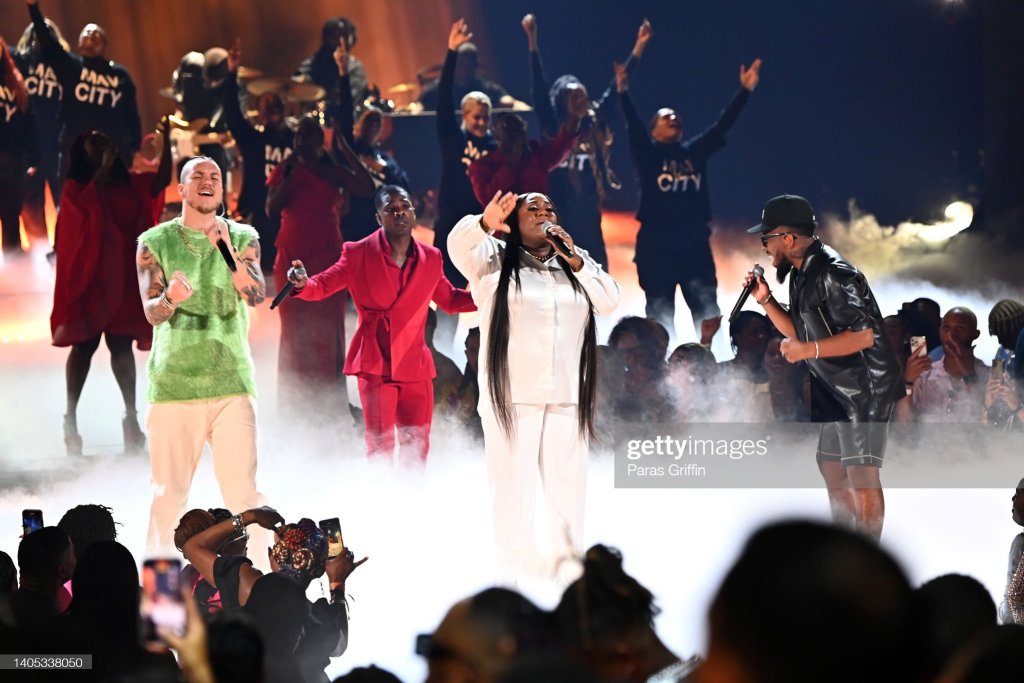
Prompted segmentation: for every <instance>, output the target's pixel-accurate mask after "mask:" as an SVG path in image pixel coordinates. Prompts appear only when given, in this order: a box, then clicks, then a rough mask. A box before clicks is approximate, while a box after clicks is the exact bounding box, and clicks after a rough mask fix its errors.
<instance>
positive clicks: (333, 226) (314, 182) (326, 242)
mask: <svg viewBox="0 0 1024 683" xmlns="http://www.w3.org/2000/svg"><path fill="white" fill-rule="evenodd" d="M333 137H334V141H335V144H336V145H337V146H338V149H339V150H340V151H341V153H342V154H343V155H344V157H345V159H346V161H347V164H348V168H346V167H344V166H341V165H339V164H337V163H336V162H335V161H334V159H333V158H332V156H331V155H330V154H328V153H327V151H326V150H325V149H324V131H323V128H321V127H320V124H319V123H317V121H316V120H315V119H312V118H304V119H302V120H301V121H300V122H299V127H298V130H297V131H296V132H295V142H294V145H295V151H294V152H293V153H292V155H291V156H289V157H288V158H287V159H286V160H285V161H284V162H283V163H281V164H278V165H277V167H276V168H275V169H274V172H273V173H272V174H271V175H270V178H268V179H267V186H268V187H269V188H270V191H269V193H268V195H267V214H268V215H269V216H271V217H274V218H276V217H278V216H280V217H281V230H280V232H279V233H278V235H277V241H276V242H275V244H276V246H277V259H276V260H275V262H274V281H275V282H277V283H278V285H279V286H283V285H284V283H286V282H287V281H288V268H289V267H291V262H292V260H294V259H299V258H301V259H302V260H303V263H305V264H306V270H307V272H308V273H309V275H310V276H312V275H315V274H316V273H319V272H320V271H323V270H326V269H327V268H328V267H330V266H332V265H334V263H335V262H336V261H337V260H338V258H339V257H340V256H341V243H342V237H341V229H340V228H339V227H338V226H339V219H340V217H341V213H342V210H343V208H346V201H347V197H348V196H350V195H351V196H372V195H373V191H374V185H373V179H372V178H371V177H370V175H369V174H368V173H367V172H366V169H365V168H364V167H363V165H362V164H361V163H359V159H358V158H357V157H356V155H355V153H354V152H352V150H351V149H350V148H349V147H348V145H347V144H346V143H345V137H344V136H343V135H337V134H336V135H334V136H333ZM350 169H354V170H350ZM345 296H346V295H345V292H343V291H342V292H339V293H337V294H335V295H333V296H331V297H328V298H327V299H324V300H323V301H301V300H299V299H294V298H293V299H289V300H288V301H287V302H286V303H285V305H284V306H282V307H281V308H280V309H278V310H279V311H280V312H281V345H280V348H279V351H278V359H277V368H278V404H279V405H280V406H281V407H282V408H284V409H287V410H289V411H294V412H295V413H298V414H305V413H306V412H307V409H309V408H312V407H314V406H317V407H319V408H320V410H321V411H326V412H328V413H330V414H335V413H334V411H335V410H340V409H344V407H345V401H343V400H342V397H343V396H344V395H345V394H344V386H345V385H344V382H343V380H342V374H341V371H342V368H343V367H344V365H345Z"/></svg>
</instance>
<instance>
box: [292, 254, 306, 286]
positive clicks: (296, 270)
mask: <svg viewBox="0 0 1024 683" xmlns="http://www.w3.org/2000/svg"><path fill="white" fill-rule="evenodd" d="M288 282H290V283H292V284H293V285H295V289H302V288H303V287H305V286H306V283H307V282H309V275H308V274H307V273H306V267H305V266H304V265H302V261H299V260H298V259H296V260H295V261H292V267H291V268H289V269H288Z"/></svg>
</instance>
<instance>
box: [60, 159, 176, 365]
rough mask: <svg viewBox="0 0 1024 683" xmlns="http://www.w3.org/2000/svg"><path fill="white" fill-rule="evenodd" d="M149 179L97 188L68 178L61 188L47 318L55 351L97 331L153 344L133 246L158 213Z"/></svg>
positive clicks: (142, 345)
mask: <svg viewBox="0 0 1024 683" xmlns="http://www.w3.org/2000/svg"><path fill="white" fill-rule="evenodd" d="M155 177H156V174H155V173H132V174H131V182H130V183H120V184H117V185H107V186H106V187H103V188H97V187H96V185H95V184H93V183H91V182H90V183H88V184H82V183H80V182H78V181H76V180H72V179H70V178H69V179H68V181H67V182H66V183H65V184H64V191H63V193H62V194H61V202H60V215H59V216H58V217H57V234H58V235H59V239H58V240H57V245H56V248H57V280H56V283H55V285H54V289H53V311H52V313H51V314H50V332H51V334H52V336H53V345H54V346H72V345H74V344H80V343H82V342H85V341H88V340H90V339H94V338H95V337H97V336H98V335H100V334H101V333H106V334H114V335H120V336H125V337H131V338H133V339H134V340H135V343H136V344H137V345H138V347H139V349H140V350H142V351H146V350H149V348H150V347H151V346H152V343H153V326H152V325H150V324H149V321H147V320H146V314H145V312H144V311H143V310H142V296H141V295H140V293H139V279H138V274H137V272H136V269H135V248H136V241H137V240H138V237H139V235H141V234H142V232H143V231H144V230H147V229H148V228H151V227H152V226H154V225H156V223H157V221H158V220H159V219H160V212H161V211H163V205H164V200H163V193H162V192H161V193H159V194H158V195H157V196H156V197H151V196H150V192H151V190H152V186H153V179H154V178H155Z"/></svg>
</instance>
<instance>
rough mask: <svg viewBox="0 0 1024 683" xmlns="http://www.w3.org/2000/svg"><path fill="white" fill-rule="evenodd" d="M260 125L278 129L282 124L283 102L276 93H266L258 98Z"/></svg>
mask: <svg viewBox="0 0 1024 683" xmlns="http://www.w3.org/2000/svg"><path fill="white" fill-rule="evenodd" d="M259 112H260V123H262V124H263V125H264V126H268V127H270V128H278V127H280V126H281V125H282V124H283V123H284V100H282V99H281V96H280V95H278V94H277V93H273V92H268V93H264V94H263V95H261V96H260V100H259Z"/></svg>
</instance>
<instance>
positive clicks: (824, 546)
mask: <svg viewBox="0 0 1024 683" xmlns="http://www.w3.org/2000/svg"><path fill="white" fill-rule="evenodd" d="M709 622H710V623H709V632H710V633H709V643H708V651H707V660H706V662H705V663H704V664H703V665H702V666H701V667H700V669H698V671H697V676H696V680H697V681H698V682H700V683H710V682H712V681H734V682H737V683H739V682H743V683H777V682H781V681H786V682H787V683H821V682H822V681H829V682H830V683H847V682H849V683H854V682H856V683H860V682H862V681H873V682H875V683H888V682H892V683H905V681H911V680H916V675H917V673H918V671H917V669H918V666H917V663H918V657H917V651H916V649H915V632H916V622H915V610H914V602H913V594H912V591H911V588H910V585H909V584H908V583H907V579H906V576H905V575H904V573H903V570H902V569H900V567H899V565H897V564H896V562H895V561H894V560H893V559H892V558H891V557H890V556H889V555H888V554H886V553H885V552H884V551H882V550H881V549H879V547H878V545H877V544H876V543H874V542H872V541H871V540H870V539H869V538H867V537H865V536H862V535H859V534H855V533H853V532H849V531H845V530H843V529H840V528H839V527H835V526H826V525H823V524H818V523H814V522H781V523H776V524H772V525H769V526H766V527H764V528H762V529H760V530H759V531H757V532H755V533H754V535H753V536H752V537H751V538H750V539H749V540H748V541H747V543H746V546H745V547H744V549H743V551H742V552H741V554H740V557H739V558H738V559H737V561H736V563H735V564H734V565H733V566H732V568H731V569H730V570H729V572H728V574H727V575H726V576H725V580H724V581H723V582H722V584H721V587H720V588H719V589H718V593H717V595H716V596H715V598H714V600H713V601H712V603H711V608H710V611H709ZM865 634H870V637H865Z"/></svg>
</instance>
